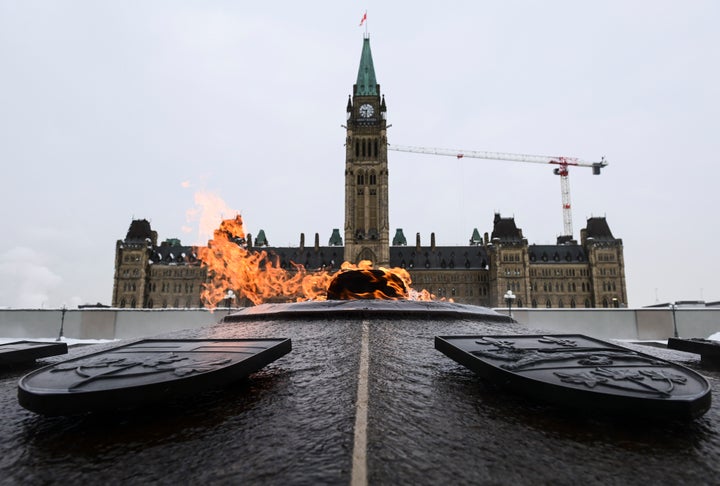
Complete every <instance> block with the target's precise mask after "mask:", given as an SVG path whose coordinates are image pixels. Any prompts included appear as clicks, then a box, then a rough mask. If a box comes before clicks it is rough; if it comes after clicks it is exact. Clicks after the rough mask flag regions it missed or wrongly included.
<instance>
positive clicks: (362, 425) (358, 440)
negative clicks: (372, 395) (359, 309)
mask: <svg viewBox="0 0 720 486" xmlns="http://www.w3.org/2000/svg"><path fill="white" fill-rule="evenodd" d="M369 324H370V322H369V321H367V320H363V321H362V339H361V341H360V368H359V370H358V389H357V402H356V403H355V443H354V445H353V458H352V459H353V460H352V478H351V480H350V484H351V485H352V486H366V485H367V484H368V482H367V416H368V368H369V365H370V350H369V343H368V341H369V337H368V334H369V328H368V325H369Z"/></svg>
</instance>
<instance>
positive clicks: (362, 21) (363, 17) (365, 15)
mask: <svg viewBox="0 0 720 486" xmlns="http://www.w3.org/2000/svg"><path fill="white" fill-rule="evenodd" d="M366 20H367V11H365V13H364V14H363V16H362V18H361V19H360V27H362V24H364V23H365V21H366Z"/></svg>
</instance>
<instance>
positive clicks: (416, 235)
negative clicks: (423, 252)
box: [415, 233, 420, 253]
mask: <svg viewBox="0 0 720 486" xmlns="http://www.w3.org/2000/svg"><path fill="white" fill-rule="evenodd" d="M415 249H416V250H417V252H418V253H419V252H420V233H416V234H415Z"/></svg>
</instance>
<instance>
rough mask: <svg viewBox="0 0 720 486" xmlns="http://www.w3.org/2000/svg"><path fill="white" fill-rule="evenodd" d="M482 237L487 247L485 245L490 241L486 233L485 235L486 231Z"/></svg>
mask: <svg viewBox="0 0 720 486" xmlns="http://www.w3.org/2000/svg"><path fill="white" fill-rule="evenodd" d="M484 236H485V245H487V244H488V241H490V239H489V238H488V233H487V231H486V232H485V235H484Z"/></svg>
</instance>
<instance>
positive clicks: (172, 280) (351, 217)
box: [112, 38, 627, 308]
mask: <svg viewBox="0 0 720 486" xmlns="http://www.w3.org/2000/svg"><path fill="white" fill-rule="evenodd" d="M346 112H347V125H346V138H345V144H346V153H345V180H344V184H345V227H344V240H345V244H344V245H343V238H342V237H341V236H340V231H339V230H338V229H335V230H333V232H332V234H331V236H330V238H329V241H328V245H326V246H321V245H320V238H319V235H318V234H315V240H314V244H313V245H308V246H306V245H305V238H304V235H301V236H300V245H299V246H298V247H273V246H270V245H269V244H268V240H267V237H266V236H265V232H264V231H263V230H260V232H259V233H258V237H257V238H256V240H255V244H254V245H253V242H252V236H251V235H248V237H247V240H246V241H245V244H246V245H247V247H248V248H249V249H250V250H252V249H262V250H264V251H267V252H268V253H269V254H270V255H271V256H272V258H273V259H275V260H276V261H277V262H278V263H279V265H280V266H281V267H283V268H286V269H287V270H288V271H292V269H293V265H292V263H293V262H294V263H297V264H301V265H303V266H304V267H305V268H306V269H308V270H315V269H322V270H330V271H332V270H336V269H339V268H340V265H341V264H342V262H343V261H349V262H352V263H358V262H359V261H360V260H370V261H371V262H372V263H373V264H374V265H375V266H389V267H402V268H405V269H406V270H408V272H409V273H410V275H411V277H412V280H413V287H414V288H415V289H418V290H420V289H426V290H428V291H429V292H431V293H432V294H434V295H435V296H436V297H437V298H445V299H452V300H454V301H455V302H459V303H467V304H475V305H481V306H488V307H502V306H504V305H506V304H505V298H504V296H505V294H506V292H507V291H508V290H511V291H512V292H513V294H514V295H515V296H516V300H515V302H514V304H513V305H515V306H518V307H547V308H562V307H567V308H573V307H624V306H627V289H626V285H625V263H624V259H623V244H622V240H621V239H618V238H615V237H614V236H613V235H612V232H611V231H610V228H609V226H608V224H607V221H606V219H605V218H590V219H588V220H587V225H586V227H585V228H584V229H582V230H581V234H580V242H577V241H575V240H573V239H571V238H570V237H560V238H558V241H557V244H555V245H536V244H529V243H528V240H527V239H526V238H525V237H524V235H523V233H522V230H521V229H520V228H518V227H517V225H516V222H515V220H514V218H503V217H502V216H501V215H499V214H496V215H495V219H494V221H493V226H492V231H491V232H490V234H488V233H485V234H484V236H483V237H481V236H480V233H479V231H478V230H477V229H474V230H473V232H472V235H471V237H470V239H469V242H468V245H466V246H437V245H436V244H435V235H434V234H432V235H431V237H430V244H429V245H428V244H425V245H423V244H422V242H421V238H420V235H419V234H417V235H416V240H415V244H414V245H408V243H407V239H406V237H405V235H404V234H403V231H402V229H397V230H396V233H395V236H394V237H393V239H392V242H391V241H390V239H389V234H390V233H389V229H390V224H389V207H388V192H389V187H388V157H387V133H386V129H387V125H386V113H387V106H386V104H385V98H384V96H381V93H380V85H379V84H378V83H377V80H376V76H375V69H374V65H373V61H372V53H371V51H370V41H369V39H367V38H365V39H363V48H362V53H361V57H360V66H359V69H358V76H357V81H356V83H355V84H354V86H353V94H352V95H351V96H350V98H349V100H348V104H347V108H346ZM197 255H198V249H197V248H195V247H191V246H183V245H182V244H181V243H180V241H179V240H176V239H169V240H165V241H164V242H162V243H161V244H158V243H157V234H156V233H155V232H154V231H153V230H152V228H151V227H150V223H149V222H148V221H146V220H134V221H132V222H131V224H130V228H129V230H128V233H127V235H126V237H125V239H124V240H120V241H118V242H117V245H116V257H115V279H114V287H113V301H112V304H113V306H115V307H143V308H163V307H187V308H189V307H199V306H202V302H201V300H200V291H201V289H202V285H203V283H205V281H206V279H207V273H206V271H205V268H204V267H203V266H202V265H201V263H200V261H199V260H198V256H197ZM246 303H247V302H245V301H243V300H242V299H240V300H239V301H235V302H233V304H234V305H238V304H240V305H242V304H246Z"/></svg>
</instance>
